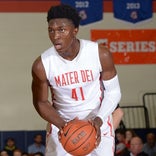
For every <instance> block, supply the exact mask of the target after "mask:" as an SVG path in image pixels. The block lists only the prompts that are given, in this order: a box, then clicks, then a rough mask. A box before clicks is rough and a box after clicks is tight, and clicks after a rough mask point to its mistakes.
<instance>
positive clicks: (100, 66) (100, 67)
mask: <svg viewBox="0 0 156 156" xmlns="http://www.w3.org/2000/svg"><path fill="white" fill-rule="evenodd" d="M97 55H98V56H97V58H98V62H99V69H100V72H102V65H101V61H100V54H99V45H98V43H97Z"/></svg>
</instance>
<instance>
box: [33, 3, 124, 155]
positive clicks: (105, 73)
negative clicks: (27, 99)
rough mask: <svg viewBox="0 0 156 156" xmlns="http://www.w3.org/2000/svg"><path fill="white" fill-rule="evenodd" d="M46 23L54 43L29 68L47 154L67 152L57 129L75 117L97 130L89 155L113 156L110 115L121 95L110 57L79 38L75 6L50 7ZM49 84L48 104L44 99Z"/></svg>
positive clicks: (97, 46)
mask: <svg viewBox="0 0 156 156" xmlns="http://www.w3.org/2000/svg"><path fill="white" fill-rule="evenodd" d="M47 21H48V31H49V38H50V40H51V42H52V43H53V46H52V47H51V48H49V49H48V50H46V51H45V52H44V53H43V54H42V55H41V56H40V57H38V58H37V59H36V61H35V62H34V64H33V66H32V76H33V80H32V93H33V104H34V106H35V108H36V110H37V112H38V113H39V114H40V116H41V117H42V118H43V119H45V120H46V121H48V122H49V123H50V124H51V128H50V131H49V133H48V134H49V135H47V149H46V154H45V155H46V156H70V154H68V153H67V152H66V151H65V150H64V149H63V147H62V145H61V144H60V142H59V139H58V132H61V133H62V128H63V127H64V126H65V125H66V124H68V122H70V121H71V120H73V119H75V118H79V119H81V120H90V121H91V122H92V124H93V125H94V126H95V128H96V131H97V142H96V146H97V148H96V149H95V150H94V151H93V152H92V153H90V154H89V156H93V155H94V156H113V155H114V130H113V125H112V117H111V114H112V112H113V111H114V109H115V108H116V106H117V104H118V103H119V101H120V98H121V93H120V86H119V81H118V76H117V72H116V69H115V66H114V63H113V59H112V55H111V53H110V52H109V51H108V50H107V49H106V48H105V47H103V46H99V45H98V44H97V43H94V42H92V41H87V40H82V39H77V37H76V35H77V33H78V30H79V23H80V17H79V15H78V13H77V11H76V10H75V9H74V8H72V7H70V6H68V5H63V4H62V5H59V6H55V7H51V8H50V10H49V11H48V16H47ZM101 82H102V84H103V85H104V98H103V96H102V86H101ZM48 88H50V91H51V95H52V102H50V101H49V100H48Z"/></svg>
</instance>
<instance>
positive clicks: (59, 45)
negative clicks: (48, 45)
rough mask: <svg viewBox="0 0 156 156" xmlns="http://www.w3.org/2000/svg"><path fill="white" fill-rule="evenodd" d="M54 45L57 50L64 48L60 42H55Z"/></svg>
mask: <svg viewBox="0 0 156 156" xmlns="http://www.w3.org/2000/svg"><path fill="white" fill-rule="evenodd" d="M54 47H55V49H56V50H61V49H62V45H61V44H60V43H56V44H54Z"/></svg>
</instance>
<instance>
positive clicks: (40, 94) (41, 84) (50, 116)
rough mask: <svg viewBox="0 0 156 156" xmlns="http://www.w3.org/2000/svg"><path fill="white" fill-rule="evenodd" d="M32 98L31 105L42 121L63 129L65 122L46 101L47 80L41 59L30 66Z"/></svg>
mask: <svg viewBox="0 0 156 156" xmlns="http://www.w3.org/2000/svg"><path fill="white" fill-rule="evenodd" d="M32 96H33V105H34V107H35V109H36V111H37V112H38V113H39V115H40V116H41V117H42V118H43V119H45V120H46V121H48V122H49V123H51V124H54V125H55V126H56V127H58V128H59V129H61V128H62V127H64V125H65V123H66V122H65V121H64V120H63V119H62V118H61V117H60V116H59V114H58V113H57V111H56V110H55V108H54V107H53V105H52V104H51V103H50V101H49V100H48V80H47V77H46V73H45V70H44V67H43V64H42V61H41V57H38V58H37V59H36V60H35V62H34V63H33V66H32Z"/></svg>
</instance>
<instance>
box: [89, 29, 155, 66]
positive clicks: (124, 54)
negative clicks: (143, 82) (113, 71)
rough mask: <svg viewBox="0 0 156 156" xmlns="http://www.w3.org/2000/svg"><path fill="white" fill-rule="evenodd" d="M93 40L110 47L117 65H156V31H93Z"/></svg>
mask: <svg viewBox="0 0 156 156" xmlns="http://www.w3.org/2000/svg"><path fill="white" fill-rule="evenodd" d="M91 39H92V40H93V41H97V42H99V43H102V44H104V45H106V46H108V48H109V50H110V51H111V52H112V53H113V57H114V62H115V64H156V29H154V30H151V29H150V30H91Z"/></svg>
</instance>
